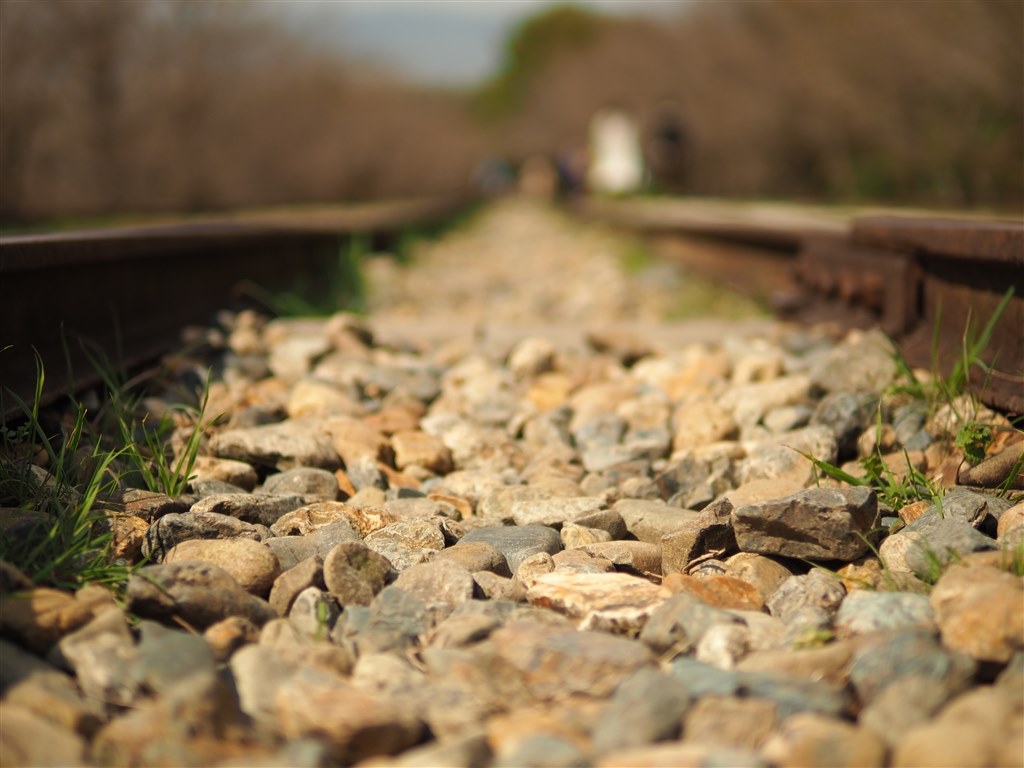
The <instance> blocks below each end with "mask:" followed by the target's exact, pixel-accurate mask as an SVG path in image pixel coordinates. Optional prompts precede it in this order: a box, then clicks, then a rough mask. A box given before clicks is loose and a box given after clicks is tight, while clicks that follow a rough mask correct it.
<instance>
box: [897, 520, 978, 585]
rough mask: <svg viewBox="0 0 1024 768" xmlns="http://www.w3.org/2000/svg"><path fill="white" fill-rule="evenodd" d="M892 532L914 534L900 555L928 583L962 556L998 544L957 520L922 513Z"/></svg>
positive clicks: (914, 572) (912, 570)
mask: <svg viewBox="0 0 1024 768" xmlns="http://www.w3.org/2000/svg"><path fill="white" fill-rule="evenodd" d="M896 535H897V536H900V535H902V536H908V537H909V536H913V537H914V540H913V541H911V543H910V544H909V545H908V546H907V548H906V550H905V551H904V552H903V558H904V560H905V562H906V565H907V567H908V568H909V569H910V571H911V572H912V573H913V574H914V575H915V576H917V577H918V578H919V579H922V580H923V581H927V582H929V583H934V582H935V581H936V580H937V579H938V578H939V576H940V575H941V573H942V571H943V570H944V569H945V568H946V566H948V565H950V564H951V563H955V562H956V561H957V560H959V559H961V558H962V557H963V556H965V555H968V554H970V553H971V552H984V551H985V550H991V549H997V548H998V545H997V544H996V542H995V540H994V539H991V538H989V537H988V536H986V535H985V534H983V533H980V532H979V531H976V530H975V529H974V528H973V527H972V526H971V525H970V524H969V523H965V522H961V521H959V520H951V519H937V518H928V517H923V518H921V519H920V520H918V521H917V522H916V523H913V524H912V525H910V526H908V527H907V528H906V529H905V530H904V531H901V532H900V533H898V534H896ZM879 552H880V554H881V550H879Z"/></svg>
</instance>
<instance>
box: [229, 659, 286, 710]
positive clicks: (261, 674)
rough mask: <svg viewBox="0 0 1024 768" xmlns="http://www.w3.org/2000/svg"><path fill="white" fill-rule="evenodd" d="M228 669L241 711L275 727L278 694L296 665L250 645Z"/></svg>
mask: <svg viewBox="0 0 1024 768" xmlns="http://www.w3.org/2000/svg"><path fill="white" fill-rule="evenodd" d="M228 666H229V667H230V669H231V674H232V677H233V678H234V681H235V687H236V688H237V690H238V701H239V706H240V707H241V709H242V711H243V712H245V714H247V715H248V716H249V717H251V718H253V719H254V720H256V721H257V722H261V723H265V724H267V725H273V724H274V723H275V718H274V714H275V713H274V707H275V702H276V698H277V691H278V690H279V689H280V688H281V686H282V685H284V683H285V682H286V681H287V680H288V678H289V677H291V675H292V674H293V672H294V671H295V666H294V664H291V663H289V662H288V661H286V660H285V659H284V658H282V656H281V655H280V654H278V653H277V652H276V651H275V650H274V649H272V648H269V647H267V646H264V645H247V646H246V647H244V648H241V649H240V650H238V651H237V652H236V653H235V654H234V655H233V656H232V657H231V660H230V662H229V663H228Z"/></svg>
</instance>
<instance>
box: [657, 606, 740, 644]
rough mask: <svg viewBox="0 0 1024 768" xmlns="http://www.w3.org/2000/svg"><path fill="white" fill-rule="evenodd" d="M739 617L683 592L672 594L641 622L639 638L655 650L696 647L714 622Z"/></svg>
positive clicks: (731, 620) (725, 622)
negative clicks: (645, 620)
mask: <svg viewBox="0 0 1024 768" xmlns="http://www.w3.org/2000/svg"><path fill="white" fill-rule="evenodd" d="M739 622H740V619H739V618H738V617H737V616H734V615H732V614H730V613H729V612H728V611H725V610H722V609H720V608H714V607H712V606H710V605H708V604H707V603H705V602H704V601H703V600H701V599H700V598H698V597H695V596H693V595H690V594H687V593H685V592H683V593H678V594H675V595H672V596H671V597H670V598H668V599H667V600H665V601H663V602H662V604H661V605H659V606H658V607H656V608H655V610H654V611H653V612H652V613H651V614H650V617H649V618H648V619H647V622H646V623H645V624H644V628H643V631H642V632H641V633H640V640H641V641H642V642H643V643H644V644H646V645H648V646H649V647H650V648H651V649H652V650H653V651H654V652H655V653H658V654H664V653H666V652H668V651H669V650H672V651H675V652H678V653H687V652H689V651H692V650H694V649H695V648H696V646H697V643H698V642H700V639H701V638H702V637H703V636H704V634H705V633H706V632H707V631H708V630H709V629H710V628H711V627H712V626H714V625H715V624H723V623H724V624H736V623H739Z"/></svg>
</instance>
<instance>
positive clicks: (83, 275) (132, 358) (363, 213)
mask: <svg viewBox="0 0 1024 768" xmlns="http://www.w3.org/2000/svg"><path fill="white" fill-rule="evenodd" d="M466 205H467V202H466V201H465V200H463V199H455V198H436V199H419V200H408V201H393V202H384V203H372V204H365V205H356V206H344V207H341V206H321V207H307V208H301V209H289V208H282V209H267V210H260V211H249V212H243V213H238V214H233V215H224V216H205V217H195V218H192V219H190V220H188V221H187V222H183V223H174V224H158V225H150V226H133V227H120V228H107V229H96V230H83V231H68V232H60V233H55V234H29V235H15V236H8V237H0V285H2V286H3V290H2V294H3V301H2V302H0V386H2V387H4V388H6V389H9V390H10V391H12V392H14V393H15V394H17V395H18V396H19V397H21V398H22V399H24V400H29V399H30V398H31V397H32V394H33V388H34V385H35V376H36V366H35V360H36V355H38V359H39V360H41V361H42V364H43V365H44V366H45V370H46V371H47V379H48V385H47V388H46V391H45V393H44V402H47V401H51V400H53V399H54V398H56V397H59V396H60V395H61V394H64V393H66V392H67V391H68V387H69V385H70V382H65V381H64V380H63V372H64V371H66V370H67V369H68V367H69V365H70V367H71V369H72V370H73V371H74V372H75V376H74V377H73V378H74V385H75V386H79V387H81V386H90V385H92V384H95V383H96V381H97V378H98V376H97V374H96V373H95V372H94V370H93V368H92V366H91V365H89V364H88V363H89V361H88V359H87V354H86V352H85V349H84V347H83V344H82V343H81V342H83V341H84V342H88V343H89V344H90V345H92V346H93V347H95V348H98V349H100V350H103V352H104V354H106V355H108V356H110V357H111V359H112V360H113V362H115V363H116V364H118V365H120V366H124V367H126V368H128V367H133V366H137V365H140V364H143V363H145V362H147V361H152V360H155V359H156V358H157V357H158V356H159V355H160V354H161V353H163V352H165V351H167V350H168V349H170V348H172V347H173V346H174V345H175V344H177V343H179V341H180V337H181V331H182V329H183V328H185V327H187V326H189V325H194V324H205V323H208V322H209V321H210V320H211V318H212V317H213V315H214V313H216V312H217V311H218V310H221V309H225V308H227V307H228V306H229V305H232V304H239V303H240V302H242V301H244V300H246V298H247V297H246V295H245V293H246V291H247V289H248V288H249V287H251V286H261V287H263V288H265V289H270V290H273V289H277V288H280V287H283V286H285V285H288V284H289V282H290V281H291V280H292V279H293V278H294V277H295V276H296V275H299V274H303V273H311V274H315V273H316V271H317V270H322V269H324V268H325V267H327V265H329V264H330V262H331V261H332V260H334V259H337V258H338V254H339V249H340V248H341V247H342V246H343V245H344V243H345V242H346V241H347V240H349V239H351V238H353V237H356V236H358V237H363V238H365V239H368V240H369V241H370V247H385V246H386V245H387V244H388V241H389V239H393V238H395V237H397V236H399V235H400V234H401V233H402V232H403V231H404V230H406V229H408V228H410V227H416V226H423V225H430V224H435V223H438V222H442V221H445V220H447V219H449V218H451V217H452V216H453V215H454V214H456V213H458V212H459V211H461V210H464V209H465V207H466ZM248 299H249V300H251V297H248ZM4 409H5V411H6V412H7V413H13V412H16V411H17V408H16V407H14V404H13V403H12V402H11V401H10V399H9V398H8V399H7V402H5V403H4Z"/></svg>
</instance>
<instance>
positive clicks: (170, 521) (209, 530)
mask: <svg viewBox="0 0 1024 768" xmlns="http://www.w3.org/2000/svg"><path fill="white" fill-rule="evenodd" d="M269 537H270V531H269V530H268V529H267V527H266V526H264V525H253V524H251V523H246V522H243V521H241V520H239V519H237V518H234V517H230V516H228V515H222V514H218V513H216V512H200V513H196V512H185V513H183V514H180V515H179V514H174V513H172V514H169V515H164V516H163V517H161V518H159V519H157V520H156V521H155V522H154V523H153V524H152V525H151V526H149V529H148V530H147V531H146V538H145V541H143V543H142V554H143V555H144V556H145V557H148V558H150V559H152V560H160V559H162V558H163V557H164V555H166V554H167V552H168V551H169V550H170V549H171V548H172V547H174V545H175V544H179V543H180V542H182V541H186V540H188V539H252V540H253V541H264V540H266V539H268V538H269Z"/></svg>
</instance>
